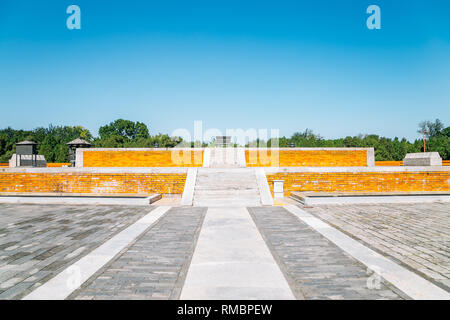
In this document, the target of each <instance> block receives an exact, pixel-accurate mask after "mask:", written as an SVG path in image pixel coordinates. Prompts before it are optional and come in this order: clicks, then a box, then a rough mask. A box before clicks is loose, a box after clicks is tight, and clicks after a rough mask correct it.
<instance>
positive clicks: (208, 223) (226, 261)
mask: <svg viewBox="0 0 450 320" xmlns="http://www.w3.org/2000/svg"><path fill="white" fill-rule="evenodd" d="M181 299H212V300H218V299H295V298H294V295H293V293H292V291H291V289H290V287H289V285H288V283H287V281H286V279H285V278H284V276H283V273H282V272H281V270H280V268H279V266H278V264H277V263H276V261H275V260H274V258H273V256H272V254H271V253H270V251H269V249H268V248H267V245H266V243H265V242H264V240H263V238H262V236H261V234H260V233H259V231H258V229H257V228H256V225H255V223H254V222H253V220H252V219H251V216H250V214H249V213H248V211H247V209H246V208H243V207H215V208H209V209H208V211H207V213H206V217H205V221H204V222H203V227H202V229H201V231H200V236H199V239H198V242H197V247H196V249H195V251H194V255H193V258H192V262H191V266H190V268H189V271H188V274H187V277H186V281H185V284H184V287H183V291H182V292H181Z"/></svg>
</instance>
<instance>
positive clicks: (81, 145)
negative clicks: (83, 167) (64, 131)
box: [67, 138, 92, 167]
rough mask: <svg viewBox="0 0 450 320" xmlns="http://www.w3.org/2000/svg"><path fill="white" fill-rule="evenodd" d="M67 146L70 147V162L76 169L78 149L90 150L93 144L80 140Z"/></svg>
mask: <svg viewBox="0 0 450 320" xmlns="http://www.w3.org/2000/svg"><path fill="white" fill-rule="evenodd" d="M67 145H68V146H69V161H70V164H71V165H72V167H75V160H76V154H77V148H90V147H91V146H92V144H90V143H89V142H87V141H86V140H83V139H80V138H77V139H75V140H73V141H70V142H68V143H67Z"/></svg>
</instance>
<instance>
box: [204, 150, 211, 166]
mask: <svg viewBox="0 0 450 320" xmlns="http://www.w3.org/2000/svg"><path fill="white" fill-rule="evenodd" d="M210 162H211V149H210V148H205V151H204V152H203V168H209V164H210Z"/></svg>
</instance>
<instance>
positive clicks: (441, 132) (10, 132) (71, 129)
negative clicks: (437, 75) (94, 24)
mask: <svg viewBox="0 0 450 320" xmlns="http://www.w3.org/2000/svg"><path fill="white" fill-rule="evenodd" d="M418 133H419V134H420V135H422V134H424V135H425V144H426V151H437V152H439V154H440V155H441V157H442V159H444V160H450V127H445V126H444V124H443V123H442V121H440V120H439V119H436V120H435V121H434V122H432V121H423V122H421V123H420V124H419V126H418ZM76 138H82V139H84V140H86V141H88V142H90V143H92V145H93V147H97V148H154V147H160V148H172V147H175V146H177V145H180V144H183V145H184V146H190V145H191V146H192V145H193V142H186V141H183V140H182V139H181V138H180V137H170V136H169V135H167V134H161V133H160V134H157V135H153V136H152V135H150V134H149V130H148V127H147V125H146V124H144V123H142V122H133V121H130V120H124V119H118V120H116V121H113V122H111V123H109V124H106V125H104V126H101V127H100V129H99V130H98V136H96V137H94V136H93V135H92V133H91V132H90V131H89V130H88V129H86V128H84V127H82V126H52V125H50V126H49V127H48V128H42V127H41V128H36V129H34V130H15V129H12V128H6V129H0V162H7V161H8V160H9V159H10V158H11V156H12V154H13V153H15V144H16V143H17V142H20V141H23V140H32V141H35V142H37V143H38V153H39V154H43V155H44V156H45V158H46V159H47V162H68V154H69V150H68V146H67V145H66V143H67V142H69V141H72V140H74V139H76ZM271 142H272V141H270V140H269V141H268V143H267V146H269V147H270V146H271ZM278 145H279V147H292V146H295V147H374V149H375V160H377V161H385V160H391V161H392V160H397V161H399V160H403V158H404V157H405V155H406V154H407V153H412V152H423V151H424V145H423V139H422V138H418V139H416V140H414V141H412V142H410V141H408V140H406V139H405V138H403V139H399V138H397V137H395V138H394V139H391V138H387V137H380V136H378V135H375V134H369V135H358V136H353V137H350V136H348V137H345V138H339V139H324V138H323V137H321V136H320V135H319V134H315V133H313V132H312V130H310V129H306V130H304V131H303V132H296V133H294V134H293V135H292V136H291V137H289V138H287V137H281V138H280V139H279V142H278ZM203 146H206V144H203Z"/></svg>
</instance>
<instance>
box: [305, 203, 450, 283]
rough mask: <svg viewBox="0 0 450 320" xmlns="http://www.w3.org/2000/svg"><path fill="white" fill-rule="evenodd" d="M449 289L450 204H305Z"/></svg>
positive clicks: (320, 216) (366, 243)
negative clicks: (312, 205) (310, 205)
mask: <svg viewBox="0 0 450 320" xmlns="http://www.w3.org/2000/svg"><path fill="white" fill-rule="evenodd" d="M303 210H306V211H307V212H309V213H311V214H313V215H315V216H317V217H318V218H320V219H322V220H324V221H326V222H327V223H329V224H330V225H332V226H334V227H335V228H337V229H339V230H341V231H343V232H345V233H347V234H348V235H350V236H351V237H353V238H354V239H357V240H360V241H362V242H363V243H364V244H365V245H367V246H368V247H370V248H372V249H374V250H376V251H378V252H380V253H382V254H384V255H386V256H388V257H390V258H391V259H392V260H393V261H395V262H397V263H399V264H401V265H403V266H405V267H407V268H408V269H410V270H411V271H415V272H416V273H418V274H419V275H420V276H422V277H424V278H426V279H428V280H430V281H431V282H433V283H435V284H436V285H438V286H440V287H441V288H443V289H445V290H447V291H450V287H449V285H448V283H449V281H448V280H449V279H450V275H449V274H448V271H449V267H448V266H449V264H450V246H449V245H450V204H449V203H439V202H436V203H423V204H418V203H415V204H376V205H369V204H361V205H320V206H314V207H313V208H311V207H308V208H303Z"/></svg>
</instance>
